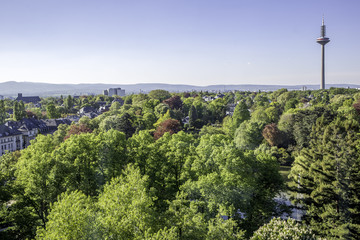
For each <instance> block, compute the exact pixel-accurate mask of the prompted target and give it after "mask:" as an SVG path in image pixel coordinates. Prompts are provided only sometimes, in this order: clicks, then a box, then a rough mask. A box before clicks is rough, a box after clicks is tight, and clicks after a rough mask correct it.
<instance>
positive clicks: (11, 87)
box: [0, 81, 360, 97]
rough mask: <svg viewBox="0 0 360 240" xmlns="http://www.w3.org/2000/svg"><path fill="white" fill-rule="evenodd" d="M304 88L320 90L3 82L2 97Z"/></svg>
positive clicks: (268, 87)
mask: <svg viewBox="0 0 360 240" xmlns="http://www.w3.org/2000/svg"><path fill="white" fill-rule="evenodd" d="M303 86H306V87H307V89H314V90H315V89H319V85H295V86H294V85H249V84H246V85H209V86H194V85H181V84H176V85H175V84H164V83H139V84H50V83H36V82H14V81H11V82H3V83H0V95H3V96H12V97H15V96H17V94H18V93H22V94H23V95H24V96H41V97H46V96H60V95H64V96H65V95H82V94H101V93H102V92H103V90H105V89H108V88H114V87H120V88H122V89H125V91H126V94H131V93H139V92H140V91H141V92H145V93H147V92H149V91H151V90H154V89H164V90H167V91H170V92H185V91H192V90H196V91H227V90H243V91H258V90H264V91H274V90H277V89H280V88H287V89H289V90H300V89H302V87H303ZM326 87H328V88H330V87H341V88H348V87H350V88H360V85H355V84H327V85H326Z"/></svg>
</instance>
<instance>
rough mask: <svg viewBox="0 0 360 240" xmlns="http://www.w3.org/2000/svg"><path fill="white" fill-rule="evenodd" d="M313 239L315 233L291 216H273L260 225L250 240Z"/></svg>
mask: <svg viewBox="0 0 360 240" xmlns="http://www.w3.org/2000/svg"><path fill="white" fill-rule="evenodd" d="M288 239H294V240H315V239H317V238H316V237H315V234H314V233H313V232H312V231H311V229H309V227H308V226H303V225H301V224H300V223H298V222H296V221H295V220H294V219H292V218H288V219H287V220H282V219H281V218H273V219H272V220H271V221H270V222H269V223H267V224H265V225H263V226H261V227H260V228H259V229H258V230H257V231H256V232H255V233H254V235H253V236H252V237H251V239H250V240H288Z"/></svg>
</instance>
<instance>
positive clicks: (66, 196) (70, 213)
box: [36, 191, 103, 239]
mask: <svg viewBox="0 0 360 240" xmlns="http://www.w3.org/2000/svg"><path fill="white" fill-rule="evenodd" d="M96 220H97V219H96V212H95V206H94V203H93V201H92V200H91V198H90V197H88V196H86V195H85V194H83V193H81V192H79V191H74V192H71V193H63V194H61V195H60V197H59V200H58V201H57V202H55V203H54V204H53V205H52V206H51V210H50V214H49V221H48V223H47V225H46V229H44V228H40V229H38V231H37V236H36V239H101V238H102V237H103V236H101V231H100V229H99V226H98V224H97V221H96Z"/></svg>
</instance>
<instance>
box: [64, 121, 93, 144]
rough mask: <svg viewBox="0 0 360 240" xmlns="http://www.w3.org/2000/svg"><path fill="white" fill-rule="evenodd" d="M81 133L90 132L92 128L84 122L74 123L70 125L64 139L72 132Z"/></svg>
mask: <svg viewBox="0 0 360 240" xmlns="http://www.w3.org/2000/svg"><path fill="white" fill-rule="evenodd" d="M81 133H92V130H91V129H90V128H88V127H87V126H86V125H85V124H74V125H71V126H70V129H69V131H68V133H67V134H66V136H65V137H64V140H66V139H68V138H69V137H70V136H71V135H73V134H81Z"/></svg>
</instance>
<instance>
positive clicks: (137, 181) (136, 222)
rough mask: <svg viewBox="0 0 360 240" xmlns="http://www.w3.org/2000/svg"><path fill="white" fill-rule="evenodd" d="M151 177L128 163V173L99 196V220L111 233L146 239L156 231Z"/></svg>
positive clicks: (108, 186) (118, 236) (123, 236)
mask: <svg viewBox="0 0 360 240" xmlns="http://www.w3.org/2000/svg"><path fill="white" fill-rule="evenodd" d="M147 181H148V180H147V177H146V176H144V177H143V176H141V174H140V171H139V170H138V169H136V168H134V167H131V166H130V167H128V168H127V169H126V170H125V171H124V175H122V176H119V177H117V178H114V179H113V180H111V182H110V183H109V184H107V185H106V186H105V188H104V192H103V193H102V194H101V195H100V196H99V201H98V207H99V221H100V224H101V227H102V228H103V229H104V232H105V234H106V235H107V236H109V237H110V236H116V238H117V239H144V236H145V233H146V232H152V231H155V230H156V228H157V226H156V223H157V222H156V220H155V219H154V210H153V208H152V206H153V200H152V196H151V194H150V193H149V192H148V191H147Z"/></svg>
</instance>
